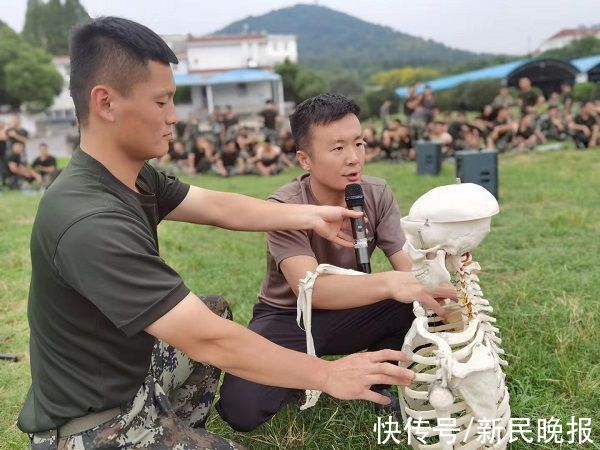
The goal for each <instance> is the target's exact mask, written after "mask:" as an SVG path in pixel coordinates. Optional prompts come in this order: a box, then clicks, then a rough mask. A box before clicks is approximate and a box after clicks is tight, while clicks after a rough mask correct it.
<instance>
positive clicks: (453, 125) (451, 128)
mask: <svg viewBox="0 0 600 450" xmlns="http://www.w3.org/2000/svg"><path fill="white" fill-rule="evenodd" d="M464 124H465V123H464V122H461V121H459V120H454V121H452V122H450V125H448V134H449V135H450V136H452V140H454V141H455V140H457V139H459V138H460V137H461V134H462V133H461V132H462V127H463V125H464Z"/></svg>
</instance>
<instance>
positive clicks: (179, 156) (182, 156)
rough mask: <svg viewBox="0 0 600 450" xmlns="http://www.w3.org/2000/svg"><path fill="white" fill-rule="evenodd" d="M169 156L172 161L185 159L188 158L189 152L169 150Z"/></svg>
mask: <svg viewBox="0 0 600 450" xmlns="http://www.w3.org/2000/svg"><path fill="white" fill-rule="evenodd" d="M169 157H170V158H171V161H185V160H186V159H188V153H187V152H183V153H179V152H176V151H175V150H169Z"/></svg>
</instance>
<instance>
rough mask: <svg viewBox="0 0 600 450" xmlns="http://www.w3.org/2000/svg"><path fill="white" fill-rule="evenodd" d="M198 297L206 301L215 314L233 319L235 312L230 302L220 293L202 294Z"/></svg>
mask: <svg viewBox="0 0 600 450" xmlns="http://www.w3.org/2000/svg"><path fill="white" fill-rule="evenodd" d="M198 298H199V299H200V300H202V302H204V304H205V305H206V306H208V308H209V309H210V310H211V311H212V312H214V313H215V314H217V315H219V316H221V317H223V318H225V319H229V320H233V313H232V312H231V308H230V306H229V302H228V301H227V300H226V299H225V297H222V296H220V295H212V294H208V295H205V294H201V295H198Z"/></svg>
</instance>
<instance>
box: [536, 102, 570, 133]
mask: <svg viewBox="0 0 600 450" xmlns="http://www.w3.org/2000/svg"><path fill="white" fill-rule="evenodd" d="M538 126H539V128H540V131H541V132H542V134H543V135H544V137H545V138H546V139H547V140H552V141H564V140H565V139H566V138H567V137H568V131H569V128H568V125H567V122H566V121H565V119H564V118H563V116H562V115H561V112H560V111H559V109H558V107H557V106H550V107H548V111H547V112H546V114H544V115H542V117H540V120H539V121H538Z"/></svg>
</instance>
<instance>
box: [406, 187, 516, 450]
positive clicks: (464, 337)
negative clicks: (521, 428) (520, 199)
mask: <svg viewBox="0 0 600 450" xmlns="http://www.w3.org/2000/svg"><path fill="white" fill-rule="evenodd" d="M498 211H499V208H498V203H497V201H496V199H495V198H494V197H493V196H492V195H491V194H490V193H489V192H488V191H486V190H485V189H484V188H482V187H480V186H477V185H474V184H458V185H453V186H442V187H438V188H435V189H433V190H431V191H429V192H428V193H426V194H425V195H423V196H422V197H420V198H419V199H418V200H417V201H416V202H415V204H414V205H413V207H412V208H411V209H410V213H409V215H408V216H407V217H404V218H403V219H402V226H403V229H404V233H405V235H406V238H407V240H406V244H405V246H404V250H405V251H406V252H407V254H408V256H409V257H410V258H411V260H412V263H413V272H414V274H415V276H416V277H417V279H418V280H419V281H420V282H421V283H423V284H424V285H425V286H427V287H429V288H433V287H436V286H437V285H438V284H439V283H441V282H444V281H450V280H451V276H450V273H453V274H455V275H456V279H455V280H453V281H454V282H455V285H456V287H457V290H458V292H459V299H460V302H459V303H454V302H449V301H446V304H445V306H444V308H445V309H446V311H447V312H448V313H449V314H448V318H447V320H446V321H442V320H441V319H440V317H438V316H437V315H435V313H433V312H432V311H428V310H426V309H424V308H423V307H422V306H421V305H420V304H419V303H417V302H415V303H414V312H415V316H416V318H415V320H414V321H413V325H412V327H411V329H410V330H409V331H408V333H407V334H406V337H405V339H404V345H403V347H402V350H403V351H404V352H405V353H406V354H407V355H408V356H410V357H411V360H412V361H411V362H410V363H403V365H404V366H405V367H410V368H411V369H412V370H414V371H415V372H416V377H415V385H414V386H411V387H399V394H400V403H401V406H402V415H403V418H404V420H405V422H407V421H408V419H409V418H412V419H415V420H418V419H425V420H428V421H430V420H435V419H437V421H438V424H440V423H441V422H440V421H441V420H445V421H448V420H451V419H452V420H454V421H455V423H456V428H455V431H456V433H454V434H452V435H449V434H447V433H442V431H441V428H440V427H436V426H426V427H425V429H422V430H421V431H426V432H427V436H428V439H429V440H428V441H427V444H426V445H425V444H423V445H421V444H416V445H415V441H414V440H413V441H412V443H413V447H414V448H419V449H423V450H424V449H428V450H459V449H460V450H466V449H480V448H481V449H483V448H494V449H504V448H506V442H507V439H508V433H506V424H507V423H508V420H509V418H510V406H509V395H508V390H507V389H506V386H505V384H504V378H505V377H504V373H503V372H502V368H501V366H503V365H506V362H505V361H504V360H502V358H501V357H500V355H503V354H504V351H503V350H502V349H501V348H500V347H499V345H500V344H501V339H500V337H499V336H498V333H499V331H498V329H497V328H496V327H495V326H493V323H494V322H495V321H496V319H494V318H493V317H491V315H490V313H491V312H492V311H493V309H492V307H491V306H490V304H489V302H488V301H487V300H486V299H485V298H484V297H483V291H482V290H481V288H480V287H479V278H478V277H477V272H478V271H479V270H480V269H481V267H480V266H479V264H478V263H477V262H475V261H473V260H472V258H471V254H470V252H471V250H473V249H474V248H475V247H477V245H478V244H479V243H480V242H481V241H482V240H483V238H484V237H485V236H486V235H487V233H488V232H489V231H490V223H491V217H492V216H493V215H495V214H497V213H498ZM473 420H477V421H485V420H494V421H499V427H504V431H502V433H501V436H500V438H499V439H498V440H496V441H495V442H489V443H485V442H484V441H482V440H480V438H481V436H480V435H479V433H478V432H475V431H473V428H471V427H470V426H469V423H470V421H473ZM446 423H447V422H446ZM413 437H414V436H413Z"/></svg>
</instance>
